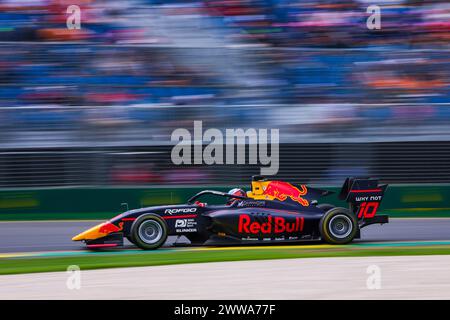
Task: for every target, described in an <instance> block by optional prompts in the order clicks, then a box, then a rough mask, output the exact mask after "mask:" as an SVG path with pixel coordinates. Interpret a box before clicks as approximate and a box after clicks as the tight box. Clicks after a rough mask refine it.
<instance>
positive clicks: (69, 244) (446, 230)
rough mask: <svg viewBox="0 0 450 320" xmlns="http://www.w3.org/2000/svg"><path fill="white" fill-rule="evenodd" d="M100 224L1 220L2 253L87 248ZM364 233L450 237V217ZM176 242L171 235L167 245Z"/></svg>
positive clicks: (386, 238)
mask: <svg viewBox="0 0 450 320" xmlns="http://www.w3.org/2000/svg"><path fill="white" fill-rule="evenodd" d="M96 223H99V221H31V222H0V253H14V252H40V251H67V250H70V251H72V250H85V247H84V245H83V243H80V242H73V241H71V238H72V237H73V236H74V235H76V234H78V233H80V232H81V231H84V230H85V229H87V228H89V227H91V226H93V225H95V224H96ZM361 236H362V237H361V240H356V242H390V241H426V240H428V241H430V240H435V241H438V240H450V219H445V218H428V219H427V218H423V219H422V218H413V219H408V218H398V219H391V220H390V222H389V224H385V225H372V226H368V227H367V228H364V229H362V230H361ZM181 240H182V241H181V242H180V244H182V243H183V239H181ZM173 241H174V238H169V240H168V242H167V243H166V245H169V246H170V245H171V244H172V243H173ZM185 243H187V242H185ZM126 245H127V247H129V248H133V246H132V245H131V244H129V243H127V244H126Z"/></svg>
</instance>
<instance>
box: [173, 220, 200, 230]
mask: <svg viewBox="0 0 450 320" xmlns="http://www.w3.org/2000/svg"><path fill="white" fill-rule="evenodd" d="M196 226H197V222H196V221H195V220H194V219H177V220H176V221H175V228H176V229H175V231H176V232H197V228H196Z"/></svg>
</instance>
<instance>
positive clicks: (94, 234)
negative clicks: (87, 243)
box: [72, 223, 106, 241]
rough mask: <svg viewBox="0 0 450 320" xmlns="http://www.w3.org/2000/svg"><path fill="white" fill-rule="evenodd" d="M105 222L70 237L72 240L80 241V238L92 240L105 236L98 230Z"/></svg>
mask: <svg viewBox="0 0 450 320" xmlns="http://www.w3.org/2000/svg"><path fill="white" fill-rule="evenodd" d="M104 224H105V223H101V224H98V225H96V226H95V227H92V228H90V229H88V230H86V231H84V232H82V233H80V234H78V235H76V236H75V237H73V238H72V241H81V240H94V239H98V238H101V237H103V236H105V235H106V234H105V233H102V232H100V230H101V229H102V227H103V226H104Z"/></svg>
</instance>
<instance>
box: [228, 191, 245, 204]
mask: <svg viewBox="0 0 450 320" xmlns="http://www.w3.org/2000/svg"><path fill="white" fill-rule="evenodd" d="M228 194H231V195H236V196H241V197H245V196H246V195H247V194H246V193H245V191H244V190H242V189H239V188H234V189H231V190H230V191H228ZM237 200H240V198H231V197H230V198H228V201H227V205H229V206H230V205H232V204H233V203H234V202H235V201H237Z"/></svg>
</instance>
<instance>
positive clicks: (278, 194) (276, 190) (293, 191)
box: [263, 181, 309, 207]
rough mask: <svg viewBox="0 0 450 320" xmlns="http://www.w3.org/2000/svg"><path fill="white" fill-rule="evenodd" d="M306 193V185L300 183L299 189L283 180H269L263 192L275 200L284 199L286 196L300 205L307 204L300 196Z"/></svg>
mask: <svg viewBox="0 0 450 320" xmlns="http://www.w3.org/2000/svg"><path fill="white" fill-rule="evenodd" d="M307 193H308V189H307V188H306V186H304V185H301V190H300V189H298V188H297V187H296V186H294V185H292V184H290V183H287V182H283V181H269V183H268V184H267V186H266V188H265V189H264V192H263V194H264V195H267V196H272V197H274V198H275V199H277V200H280V201H285V200H286V199H287V198H288V197H289V198H291V199H292V200H293V201H295V202H298V203H300V204H301V205H302V206H305V207H306V206H309V202H308V200H306V199H304V198H302V196H304V195H305V194H307Z"/></svg>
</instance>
